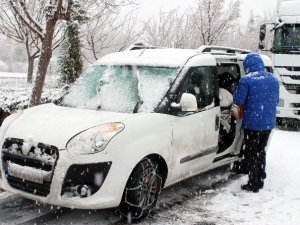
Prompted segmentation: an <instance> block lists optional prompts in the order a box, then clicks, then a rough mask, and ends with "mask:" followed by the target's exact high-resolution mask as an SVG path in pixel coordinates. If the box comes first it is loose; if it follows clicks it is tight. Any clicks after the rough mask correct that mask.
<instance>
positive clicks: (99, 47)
mask: <svg viewBox="0 0 300 225" xmlns="http://www.w3.org/2000/svg"><path fill="white" fill-rule="evenodd" d="M100 3H101V2H100ZM100 3H99V4H98V5H97V7H96V8H93V11H94V13H95V12H96V13H95V15H94V16H90V20H89V21H88V22H87V23H85V24H84V25H83V26H82V28H81V30H82V37H83V46H84V47H83V48H84V49H83V50H84V57H85V59H86V60H87V61H88V62H89V63H93V62H94V61H95V60H97V59H99V58H100V57H101V56H103V55H105V54H107V53H109V52H115V51H121V50H124V49H125V48H126V47H128V46H129V45H130V44H132V43H133V42H135V41H136V40H137V39H138V38H139V36H140V32H139V31H137V29H136V23H137V18H136V15H135V14H133V13H129V14H127V15H125V16H123V17H120V15H119V14H120V10H121V8H120V7H114V8H107V5H106V4H105V3H104V2H102V3H101V4H100Z"/></svg>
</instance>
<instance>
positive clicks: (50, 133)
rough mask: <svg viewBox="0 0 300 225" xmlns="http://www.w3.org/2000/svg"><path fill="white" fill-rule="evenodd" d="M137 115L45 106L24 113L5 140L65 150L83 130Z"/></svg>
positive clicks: (51, 105)
mask: <svg viewBox="0 0 300 225" xmlns="http://www.w3.org/2000/svg"><path fill="white" fill-rule="evenodd" d="M136 115H137V114H126V113H115V112H105V111H95V110H86V109H78V108H68V107H63V106H57V105H54V104H52V103H50V104H44V105H40V106H36V107H32V108H29V109H26V110H24V112H23V113H22V115H20V117H18V118H17V119H16V120H15V121H14V122H13V123H12V124H11V125H10V126H9V128H8V130H7V131H6V133H5V137H10V138H20V139H32V140H33V141H34V142H41V143H44V144H48V145H54V146H56V147H57V148H58V149H64V148H65V146H66V143H67V142H68V141H69V140H70V138H72V137H73V136H74V135H76V134H78V133H79V132H81V131H83V130H86V129H88V128H91V127H94V126H97V125H100V124H105V123H110V122H122V121H124V120H126V119H128V118H131V117H134V116H136Z"/></svg>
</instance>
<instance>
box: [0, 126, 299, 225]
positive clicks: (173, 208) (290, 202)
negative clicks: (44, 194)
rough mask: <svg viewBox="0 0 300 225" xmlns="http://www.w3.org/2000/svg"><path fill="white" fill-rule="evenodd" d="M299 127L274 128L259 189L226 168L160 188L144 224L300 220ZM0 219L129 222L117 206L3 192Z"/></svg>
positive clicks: (289, 223)
mask: <svg viewBox="0 0 300 225" xmlns="http://www.w3.org/2000/svg"><path fill="white" fill-rule="evenodd" d="M299 144H300V132H287V131H280V130H275V132H274V133H273V135H272V136H271V139H270V143H269V146H268V151H267V174H268V175H267V179H266V182H265V188H264V189H263V190H262V191H260V192H259V193H256V194H255V193H249V192H245V191H242V190H240V185H241V184H243V183H245V182H246V181H247V177H246V176H230V173H229V172H228V168H222V169H218V170H215V171H213V172H210V173H206V174H204V175H202V176H198V177H195V178H192V179H190V180H188V181H185V182H181V183H180V184H177V185H174V186H172V187H171V188H168V189H166V190H164V191H163V192H162V196H161V198H160V203H159V208H158V210H157V212H156V214H155V215H154V216H153V217H152V218H148V219H146V220H144V221H143V222H141V223H140V224H142V225H146V224H159V225H166V224H178V225H179V224H191V225H217V224H218V225H219V224H220V225H237V224H238V225H250V224H251V225H253V224H255V225H296V224H297V225H299V224H300V189H299V187H300V180H299V174H300V163H299V162H300V147H299ZM0 224H104V225H105V224H127V221H123V220H121V219H120V218H119V217H118V216H117V214H116V212H115V209H108V210H97V211H94V210H93V211H89V210H68V209H57V208H56V207H52V206H48V205H46V206H43V205H36V204H35V203H34V202H31V201H28V200H25V199H23V198H19V197H18V196H14V195H10V194H8V193H6V192H2V193H0Z"/></svg>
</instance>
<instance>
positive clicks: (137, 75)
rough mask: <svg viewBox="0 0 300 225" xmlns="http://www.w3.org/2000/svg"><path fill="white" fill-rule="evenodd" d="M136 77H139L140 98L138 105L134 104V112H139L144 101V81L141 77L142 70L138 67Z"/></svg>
mask: <svg viewBox="0 0 300 225" xmlns="http://www.w3.org/2000/svg"><path fill="white" fill-rule="evenodd" d="M136 77H137V81H138V98H139V100H138V102H137V103H136V105H135V106H134V109H133V113H137V112H138V111H139V108H140V107H141V105H142V104H143V103H144V100H143V94H142V82H141V77H140V71H139V70H138V69H137V70H136Z"/></svg>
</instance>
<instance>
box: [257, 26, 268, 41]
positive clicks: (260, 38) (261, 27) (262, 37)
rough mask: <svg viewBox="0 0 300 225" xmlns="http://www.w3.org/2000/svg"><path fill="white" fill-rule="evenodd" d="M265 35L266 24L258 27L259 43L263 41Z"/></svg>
mask: <svg viewBox="0 0 300 225" xmlns="http://www.w3.org/2000/svg"><path fill="white" fill-rule="evenodd" d="M266 33H267V26H266V24H263V25H261V26H260V31H259V41H260V42H262V41H264V40H265V38H266Z"/></svg>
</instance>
